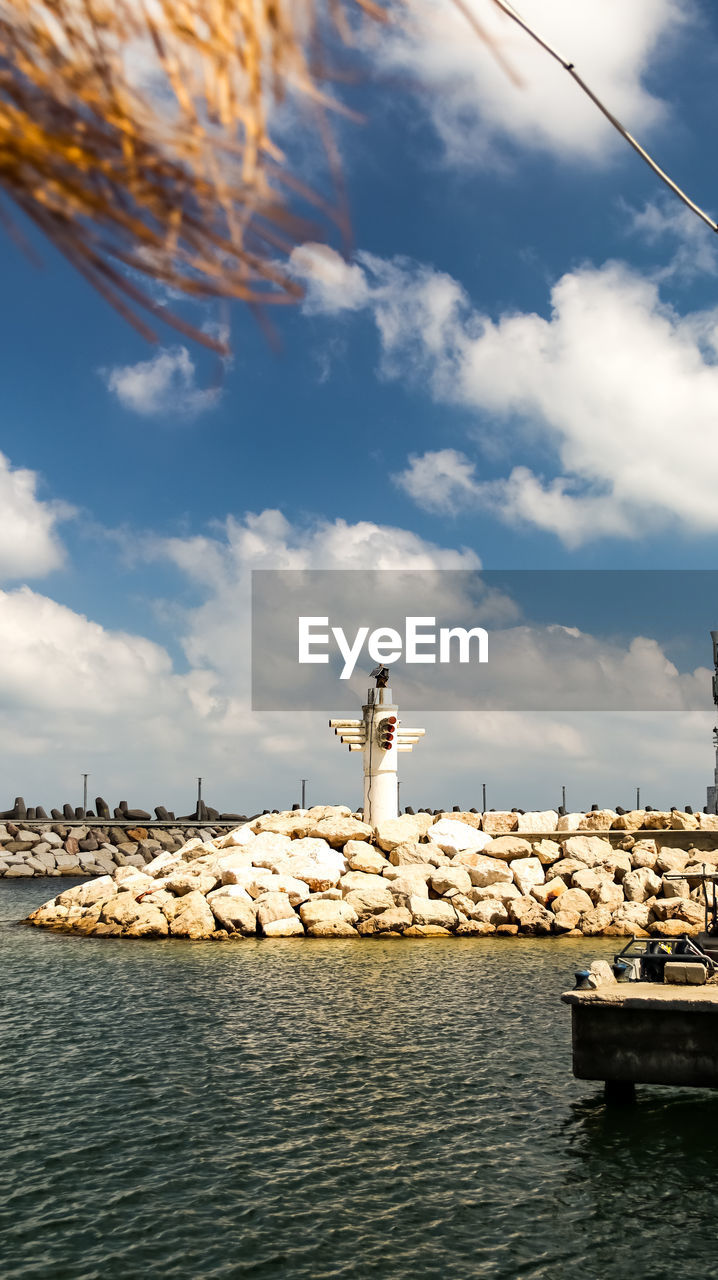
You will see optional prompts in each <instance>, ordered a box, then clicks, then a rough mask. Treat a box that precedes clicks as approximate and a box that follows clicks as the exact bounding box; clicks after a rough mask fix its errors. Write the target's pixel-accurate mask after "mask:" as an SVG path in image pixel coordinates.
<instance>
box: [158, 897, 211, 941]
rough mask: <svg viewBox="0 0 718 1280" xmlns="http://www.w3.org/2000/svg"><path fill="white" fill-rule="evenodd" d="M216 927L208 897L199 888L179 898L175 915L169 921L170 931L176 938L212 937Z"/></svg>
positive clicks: (197, 938)
mask: <svg viewBox="0 0 718 1280" xmlns="http://www.w3.org/2000/svg"><path fill="white" fill-rule="evenodd" d="M216 927H217V926H216V924H215V919H214V915H213V914H212V909H211V907H210V905H209V903H208V902H207V899H206V898H205V897H204V894H202V893H199V892H198V891H197V890H193V891H192V892H191V893H186V894H184V896H183V897H181V898H179V899H178V905H177V908H176V911H175V915H174V916H173V918H172V919H171V920H170V922H169V928H170V933H171V935H172V936H173V937H174V938H189V939H191V940H192V941H197V940H199V939H200V938H209V937H211V935H212V934H213V933H214V931H215V929H216Z"/></svg>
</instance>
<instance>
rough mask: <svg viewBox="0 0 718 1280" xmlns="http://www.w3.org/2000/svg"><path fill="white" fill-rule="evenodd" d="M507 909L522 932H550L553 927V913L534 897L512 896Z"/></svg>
mask: <svg viewBox="0 0 718 1280" xmlns="http://www.w3.org/2000/svg"><path fill="white" fill-rule="evenodd" d="M508 909H509V915H510V917H511V919H512V920H513V921H514V923H515V924H517V925H518V926H519V928H520V929H521V931H522V932H523V933H533V934H537V933H538V934H540V933H550V932H551V930H552V928H553V919H554V918H553V913H552V912H551V911H547V910H546V908H545V907H542V906H541V903H540V902H537V901H536V899H535V898H529V897H524V898H514V899H513V901H512V902H509V904H508Z"/></svg>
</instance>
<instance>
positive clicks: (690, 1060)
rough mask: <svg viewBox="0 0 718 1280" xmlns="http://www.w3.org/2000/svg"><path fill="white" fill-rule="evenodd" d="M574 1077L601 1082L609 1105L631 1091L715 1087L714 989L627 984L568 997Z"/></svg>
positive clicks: (717, 1008)
mask: <svg viewBox="0 0 718 1280" xmlns="http://www.w3.org/2000/svg"><path fill="white" fill-rule="evenodd" d="M561 999H562V1000H563V1002H564V1003H565V1004H567V1005H570V1007H571V1023H572V1039H573V1074H574V1075H575V1076H576V1077H577V1078H578V1079H579V1080H603V1081H605V1082H606V1101H607V1102H616V1101H618V1102H621V1101H629V1100H630V1098H631V1095H632V1092H633V1086H634V1085H636V1084H669V1085H689V1086H693V1087H698V1088H718V986H715V985H712V984H711V985H708V986H703V987H684V986H680V987H679V986H671V985H662V984H661V983H658V982H655V983H653V982H627V983H617V984H616V985H615V986H611V985H607V986H604V987H598V988H597V989H596V990H595V991H566V992H564V994H563V995H562V996H561Z"/></svg>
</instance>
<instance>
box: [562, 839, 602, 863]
mask: <svg viewBox="0 0 718 1280" xmlns="http://www.w3.org/2000/svg"><path fill="white" fill-rule="evenodd" d="M612 853H613V850H612V848H611V841H610V840H606V839H604V838H602V837H601V836H569V837H568V839H567V840H565V841H564V844H563V854H564V858H576V859H577V860H578V861H579V862H583V864H584V865H585V866H587V867H596V866H598V865H599V864H600V863H602V862H605V860H606V858H610V856H611V854H612Z"/></svg>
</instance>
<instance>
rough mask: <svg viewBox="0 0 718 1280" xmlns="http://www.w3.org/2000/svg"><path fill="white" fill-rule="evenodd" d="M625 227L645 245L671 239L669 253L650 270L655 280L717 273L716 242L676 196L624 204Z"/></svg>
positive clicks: (680, 280) (686, 280)
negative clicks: (634, 205) (640, 205)
mask: <svg viewBox="0 0 718 1280" xmlns="http://www.w3.org/2000/svg"><path fill="white" fill-rule="evenodd" d="M626 213H627V215H628V230H629V232H632V233H633V234H634V235H635V236H636V238H637V239H640V240H641V241H643V243H644V244H647V245H649V246H654V245H660V244H663V243H665V242H668V243H671V242H673V243H674V244H675V246H676V248H675V252H674V254H673V257H672V258H671V260H670V262H668V263H667V264H666V265H664V266H662V267H659V268H658V269H656V270H655V271H653V272H652V276H653V278H654V279H655V280H659V281H661V280H674V281H675V282H676V283H678V284H681V285H686V284H691V283H692V282H693V281H694V280H696V279H705V277H706V276H715V275H718V246H716V242H715V236H714V235H711V234H710V232H709V231H708V228H707V227H706V225H705V224H704V223H703V222H701V221H700V220H699V219H698V218H697V217H696V216H695V214H694V213H691V211H690V209H687V208H686V207H685V206H684V205H680V204H679V203H678V201H676V200H662V201H661V202H660V203H656V202H652V203H650V204H646V205H644V207H643V209H631V208H626Z"/></svg>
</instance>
